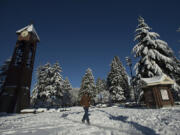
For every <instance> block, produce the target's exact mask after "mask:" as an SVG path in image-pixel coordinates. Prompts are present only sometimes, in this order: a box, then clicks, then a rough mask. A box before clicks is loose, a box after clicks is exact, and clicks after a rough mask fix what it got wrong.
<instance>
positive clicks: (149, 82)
mask: <svg viewBox="0 0 180 135" xmlns="http://www.w3.org/2000/svg"><path fill="white" fill-rule="evenodd" d="M141 81H143V82H144V83H145V86H144V87H147V86H153V85H159V84H174V81H173V80H172V79H171V78H170V77H168V76H166V75H164V74H163V75H160V76H155V77H152V78H141Z"/></svg>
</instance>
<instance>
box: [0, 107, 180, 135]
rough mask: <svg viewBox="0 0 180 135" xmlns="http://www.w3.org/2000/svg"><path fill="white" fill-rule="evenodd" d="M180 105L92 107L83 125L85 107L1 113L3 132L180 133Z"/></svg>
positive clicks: (20, 134)
mask: <svg viewBox="0 0 180 135" xmlns="http://www.w3.org/2000/svg"><path fill="white" fill-rule="evenodd" d="M179 113H180V106H175V107H172V108H163V109H127V108H123V107H108V108H95V107H94V108H90V112H89V114H90V122H91V125H87V124H82V122H81V119H82V117H83V114H84V111H83V108H82V107H71V108H70V111H66V112H58V111H54V112H51V113H50V112H48V111H46V112H43V113H38V114H6V115H1V116H0V134H1V135H30V134H31V135H41V134H42V135H72V134H73V135H157V134H160V135H180V133H179V131H180V117H179Z"/></svg>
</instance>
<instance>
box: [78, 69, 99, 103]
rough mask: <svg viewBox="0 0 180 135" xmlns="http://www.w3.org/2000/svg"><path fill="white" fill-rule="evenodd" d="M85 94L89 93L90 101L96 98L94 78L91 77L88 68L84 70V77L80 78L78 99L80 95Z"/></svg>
mask: <svg viewBox="0 0 180 135" xmlns="http://www.w3.org/2000/svg"><path fill="white" fill-rule="evenodd" d="M85 92H88V93H89V95H90V96H91V99H92V100H93V98H94V97H95V96H96V87H95V83H94V76H93V74H92V70H91V69H90V68H88V69H87V70H86V73H85V75H84V77H83V78H82V82H81V87H80V90H79V99H81V97H82V95H83V94H84V93H85Z"/></svg>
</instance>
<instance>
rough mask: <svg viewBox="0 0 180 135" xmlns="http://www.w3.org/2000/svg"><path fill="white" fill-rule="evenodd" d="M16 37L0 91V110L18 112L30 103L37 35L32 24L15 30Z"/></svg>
mask: <svg viewBox="0 0 180 135" xmlns="http://www.w3.org/2000/svg"><path fill="white" fill-rule="evenodd" d="M16 34H17V35H18V39H17V42H16V46H15V49H14V52H13V55H12V58H11V62H10V64H9V67H8V70H7V75H6V78H5V82H4V84H3V86H2V90H1V93H0V112H8V113H13V112H15V113H19V112H20V110H21V109H24V108H27V107H29V105H30V86H31V79H32V71H33V65H34V58H35V52H36V45H37V42H39V41H40V39H39V36H38V35H37V33H36V30H35V28H34V26H33V24H30V25H28V26H26V27H24V28H22V29H20V30H18V31H16Z"/></svg>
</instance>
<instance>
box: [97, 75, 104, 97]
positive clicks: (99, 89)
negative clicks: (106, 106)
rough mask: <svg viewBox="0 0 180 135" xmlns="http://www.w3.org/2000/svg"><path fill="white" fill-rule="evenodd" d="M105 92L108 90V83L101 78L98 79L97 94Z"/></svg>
mask: <svg viewBox="0 0 180 135" xmlns="http://www.w3.org/2000/svg"><path fill="white" fill-rule="evenodd" d="M104 90H106V81H105V80H101V78H97V80H96V93H97V94H98V93H100V92H102V91H104Z"/></svg>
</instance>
